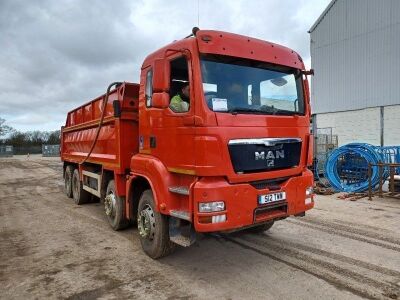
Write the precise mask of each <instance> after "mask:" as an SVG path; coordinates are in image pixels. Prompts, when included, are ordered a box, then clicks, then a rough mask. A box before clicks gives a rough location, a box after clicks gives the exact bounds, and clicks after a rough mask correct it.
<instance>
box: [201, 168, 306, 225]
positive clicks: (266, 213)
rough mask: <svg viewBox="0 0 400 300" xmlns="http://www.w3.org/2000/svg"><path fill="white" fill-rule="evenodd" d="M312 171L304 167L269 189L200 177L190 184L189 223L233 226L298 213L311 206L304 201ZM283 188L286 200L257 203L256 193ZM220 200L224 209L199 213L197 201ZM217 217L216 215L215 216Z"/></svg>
mask: <svg viewBox="0 0 400 300" xmlns="http://www.w3.org/2000/svg"><path fill="white" fill-rule="evenodd" d="M312 184H313V175H312V172H311V171H309V170H305V171H304V172H303V173H302V174H301V175H299V176H296V177H291V178H289V179H288V180H286V181H285V182H283V183H282V184H280V185H279V186H278V189H277V187H274V189H273V190H270V189H268V188H263V189H257V188H255V187H253V186H252V185H251V184H249V183H240V184H230V183H228V182H227V181H226V180H225V179H224V178H222V177H203V178H202V179H201V180H199V181H198V182H197V183H196V184H195V186H194V189H193V190H194V192H193V201H194V205H193V207H194V218H193V224H194V226H195V229H196V231H198V232H215V231H230V230H237V229H240V228H243V227H249V226H252V225H256V224H262V223H265V222H267V221H270V220H276V219H282V218H286V217H288V216H290V215H300V214H302V213H304V212H305V211H306V210H309V209H311V208H313V207H314V201H313V197H311V199H312V201H308V202H309V204H306V202H305V199H306V188H307V187H310V186H312ZM279 191H284V192H286V201H281V202H276V203H273V204H267V205H259V204H258V195H263V194H267V193H275V192H279ZM212 201H224V202H225V210H224V211H220V212H215V213H200V212H199V211H198V207H199V202H212ZM219 215H225V216H226V217H225V218H223V219H225V221H223V222H218V223H212V222H208V223H207V222H204V220H205V219H210V218H207V217H210V216H219ZM215 219H220V218H215Z"/></svg>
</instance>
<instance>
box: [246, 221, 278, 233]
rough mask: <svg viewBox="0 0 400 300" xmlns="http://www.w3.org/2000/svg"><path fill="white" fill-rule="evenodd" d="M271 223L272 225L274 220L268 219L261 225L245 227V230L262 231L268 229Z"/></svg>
mask: <svg viewBox="0 0 400 300" xmlns="http://www.w3.org/2000/svg"><path fill="white" fill-rule="evenodd" d="M272 225H274V221H270V222H268V223H264V224H261V225H257V226H254V227H250V228H247V229H245V231H247V232H249V233H263V232H264V231H267V230H269V229H270V228H271V227H272Z"/></svg>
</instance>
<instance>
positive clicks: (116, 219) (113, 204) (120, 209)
mask: <svg viewBox="0 0 400 300" xmlns="http://www.w3.org/2000/svg"><path fill="white" fill-rule="evenodd" d="M104 209H105V212H106V216H107V220H108V223H109V224H110V226H111V227H112V229H114V230H121V229H124V228H126V227H128V225H129V222H128V220H126V217H125V201H124V198H121V197H119V196H118V195H117V194H116V192H115V183H114V180H110V181H109V183H108V185H107V191H106V197H105V198H104Z"/></svg>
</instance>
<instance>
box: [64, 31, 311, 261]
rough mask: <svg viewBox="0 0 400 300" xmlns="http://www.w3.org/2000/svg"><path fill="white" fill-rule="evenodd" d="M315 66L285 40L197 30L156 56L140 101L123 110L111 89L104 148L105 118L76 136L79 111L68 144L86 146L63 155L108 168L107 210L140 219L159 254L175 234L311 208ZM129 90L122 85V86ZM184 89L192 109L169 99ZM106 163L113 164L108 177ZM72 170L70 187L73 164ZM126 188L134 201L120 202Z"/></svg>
mask: <svg viewBox="0 0 400 300" xmlns="http://www.w3.org/2000/svg"><path fill="white" fill-rule="evenodd" d="M306 74H307V72H306V71H305V70H304V65H303V62H302V60H301V58H300V56H299V55H298V54H297V53H296V52H294V51H292V50H290V49H288V48H285V47H283V46H279V45H276V44H272V43H269V42H265V41H261V40H257V39H253V38H250V37H245V36H240V35H235V34H230V33H225V32H218V31H207V30H199V31H196V32H195V34H194V36H192V37H188V38H185V39H183V40H180V41H177V42H174V43H172V44H170V45H167V46H166V47H164V48H162V49H160V50H158V51H156V52H154V53H153V54H151V55H149V56H148V57H147V58H146V59H145V61H144V63H143V65H142V69H141V76H140V89H139V91H138V94H135V93H133V94H134V95H132V99H135V100H133V101H134V102H135V105H136V102H138V107H137V108H136V110H135V108H134V107H135V105H134V106H133V107H130V106H129V105H126V104H124V103H129V101H124V100H122V105H120V110H119V111H120V113H119V114H118V113H117V114H115V113H114V110H115V109H116V110H117V111H118V106H115V107H114V106H113V105H112V103H113V98H112V97H111V96H110V99H109V101H108V102H109V103H110V104H109V105H108V106H107V107H108V108H109V112H108V115H107V117H108V119H107V120H108V121H109V122H110V123H109V124H110V125H109V127H107V123H105V124H104V125H102V126H101V130H100V132H102V134H100V135H99V136H101V137H102V138H103V139H102V140H101V142H100V144H98V145H97V144H96V146H94V150H93V152H92V154H90V155H88V152H89V150H90V149H89V148H90V146H89V145H90V143H91V142H93V138H94V137H95V129H96V124H97V125H98V123H99V122H98V121H97V123H96V122H93V123H90V124H92V127H91V128H88V129H85V130H87V133H86V134H83V133H82V134H81V133H80V128H79V127H73V126H76V125H73V126H72V128H75V130H76V131H75V132H76V133H75V135H70V136H69V137H67V136H68V132H73V131H74V130H72V129H70V128H71V126H69V124H68V122H69V121H68V119H67V126H66V127H65V128H64V129H63V147H62V152H64V151H65V150H66V149H74V151H72V152H71V151H69V152H68V151H66V152H68V154H67V153H65V155H64V154H62V158H63V160H64V161H65V162H66V166H68V163H69V162H72V163H75V165H74V166H75V167H74V168H78V169H79V170H81V173H82V172H83V170H86V169H89V172H92V173H96V174H98V175H100V177H98V179H99V182H102V183H101V184H99V188H101V187H100V186H103V187H104V188H103V189H105V187H106V186H107V181H110V180H114V182H115V186H116V187H117V188H116V189H115V192H114V193H113V195H114V196H107V195H108V192H107V191H105V192H100V193H98V194H100V197H102V196H103V198H104V202H105V207H106V212H108V213H110V212H109V211H110V210H111V211H113V209H114V211H117V214H118V213H119V214H122V215H121V216H120V217H119V218H118V219H119V220H120V221H121V222H123V223H124V224H126V223H127V220H136V221H137V224H138V229H139V233H140V236H141V243H142V246H143V248H144V250H145V252H146V253H147V254H148V255H149V256H151V257H154V258H157V257H161V256H163V255H166V254H168V253H169V252H170V251H171V250H172V248H173V244H172V243H171V241H172V242H174V243H176V244H180V245H184V246H187V245H190V244H192V243H193V242H194V240H195V232H196V231H197V232H214V231H232V230H239V229H248V230H253V231H261V230H267V229H268V228H269V227H271V226H272V224H273V222H274V221H275V220H279V219H283V218H286V217H287V216H290V215H298V216H301V215H304V212H305V211H306V210H308V209H311V208H312V207H313V205H314V203H313V193H312V185H313V177H312V173H311V172H310V171H309V170H308V168H307V166H308V165H311V163H312V153H311V151H312V137H311V136H310V132H309V121H310V104H309V92H308V83H307V78H306V76H305V75H306ZM125 86H126V84H125ZM133 86H134V87H135V88H137V87H138V86H137V85H133ZM187 86H189V88H188V89H187V91H189V92H187V94H186V95H185V94H182V93H184V87H186V88H187ZM118 89H121V87H119V88H118ZM118 89H117V90H116V91H115V92H114V93H112V94H111V95H114V94H115V95H119V93H118ZM135 92H136V90H135ZM176 94H179V95H181V96H182V99H184V100H185V101H186V102H187V103H186V106H183V107H186V109H182V110H180V111H176V110H175V109H174V108H173V107H170V106H169V103H170V99H171V98H172V97H173V96H174V95H176ZM185 96H186V97H185ZM114 97H115V96H114ZM136 100H138V101H136ZM98 106H99V104H98V105H97V106H96V105H93V104H92V106H91V107H98ZM87 110H88V111H90V108H87ZM84 111H85V109H83V108H82V114H84ZM101 112H102V111H101V110H100V111H97V116H98V119H99V114H100V113H101ZM137 113H138V114H137ZM70 114H71V113H70ZM76 114H77V113H76ZM94 114H95V115H96V113H94ZM123 116H126V117H125V118H124V117H123ZM127 116H129V117H127ZM137 116H138V119H136V117H137ZM69 118H70V117H69ZM105 119H106V118H105ZM125 122H126V123H125ZM123 124H125V125H124V126H125V127H121V125H123ZM107 133H108V134H109V137H110V138H112V139H113V140H112V141H108V138H107ZM113 133H115V136H118V137H116V138H114V135H113ZM99 141H100V138H99ZM99 141H98V142H97V143H99ZM78 143H80V145H79V146H78ZM85 143H86V144H85ZM67 145H68V146H67ZM68 147H69V148H68ZM85 155H86V156H88V159H87V161H85V162H84V163H83V164H80V161H79V160H80V159H82V157H84V156H85ZM78 157H79V158H78ZM128 159H129V160H130V161H129V166H128V164H127V160H128ZM96 168H97V169H96ZM65 170H66V171H65V174H67V171H68V172H71V170H67V169H66V168H65ZM104 170H108V171H112V172H113V174H111V173H108V175H107V176H108V179H104V177H102V174H104ZM85 173H86V174H87V172H85ZM89 175H90V174H89ZM65 178H67V179H66V190H67V194H68V186H67V183H68V174H67V176H66V177H65ZM81 180H83V182H84V181H85V178H84V177H82V175H81ZM93 180H94V179H93ZM72 185H73V184H72ZM76 185H77V184H75V186H76ZM92 185H93V186H94V184H93V182H92ZM83 186H85V184H83ZM86 190H88V189H87V188H86ZM113 197H114V198H113ZM115 197H118V199H122V200H121V201H123V203H124V207H123V210H121V211H118V210H115V203H118V201H115V199H116V198H115ZM121 203H122V202H121ZM109 220H110V218H109ZM112 226H113V225H112ZM116 227H117V228H118V226H113V228H116Z"/></svg>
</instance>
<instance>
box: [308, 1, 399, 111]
mask: <svg viewBox="0 0 400 300" xmlns="http://www.w3.org/2000/svg"><path fill="white" fill-rule="evenodd" d="M312 29H313V30H312V31H311V33H310V38H311V40H310V51H311V63H312V68H313V69H314V70H315V75H314V76H313V77H312V79H311V80H312V84H311V101H312V108H313V113H326V112H335V111H347V110H355V109H363V108H367V107H376V106H386V105H396V104H400V1H399V0H382V1H376V0H351V1H346V0H336V1H332V5H331V7H330V8H329V10H327V11H326V13H325V15H324V16H323V18H321V19H320V20H319V23H316V25H315V26H314V27H313V28H312Z"/></svg>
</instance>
